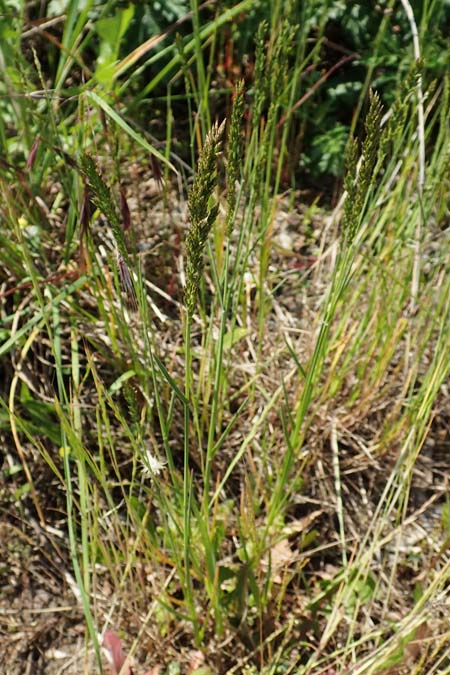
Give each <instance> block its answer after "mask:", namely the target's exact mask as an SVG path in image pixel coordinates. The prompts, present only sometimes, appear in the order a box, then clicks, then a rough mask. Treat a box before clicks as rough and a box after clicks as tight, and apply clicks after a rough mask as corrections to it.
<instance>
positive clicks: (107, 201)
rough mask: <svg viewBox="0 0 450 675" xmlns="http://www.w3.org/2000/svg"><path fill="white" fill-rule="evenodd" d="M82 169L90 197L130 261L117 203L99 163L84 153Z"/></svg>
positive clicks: (122, 253)
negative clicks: (99, 167) (99, 168)
mask: <svg viewBox="0 0 450 675" xmlns="http://www.w3.org/2000/svg"><path fill="white" fill-rule="evenodd" d="M81 169H82V172H83V174H84V175H85V178H86V179H87V183H88V187H89V191H90V198H91V200H92V201H93V203H94V204H95V206H96V207H97V208H98V209H99V211H101V213H103V215H104V216H105V218H106V219H107V221H108V222H109V224H110V226H111V229H112V232H113V235H114V239H115V242H116V245H117V249H118V251H119V253H120V254H121V255H122V257H123V258H124V260H125V261H128V252H127V249H126V246H125V237H124V234H123V230H122V227H121V224H120V218H119V215H118V213H117V209H116V205H115V204H114V200H113V198H112V195H111V191H110V189H109V187H108V186H107V185H106V183H105V181H104V180H103V178H102V177H101V175H100V173H99V172H98V169H97V165H96V164H95V162H94V160H93V159H92V157H91V156H90V155H87V154H86V153H84V154H83V155H82V156H81Z"/></svg>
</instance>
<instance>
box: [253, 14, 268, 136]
mask: <svg viewBox="0 0 450 675" xmlns="http://www.w3.org/2000/svg"><path fill="white" fill-rule="evenodd" d="M266 34H267V22H266V21H261V23H260V24H259V27H258V33H257V34H256V47H255V49H256V51H255V76H254V80H253V113H252V121H253V127H254V128H257V127H258V126H259V123H260V118H261V114H262V111H263V108H264V105H265V103H266V99H267V77H266V73H265V71H266Z"/></svg>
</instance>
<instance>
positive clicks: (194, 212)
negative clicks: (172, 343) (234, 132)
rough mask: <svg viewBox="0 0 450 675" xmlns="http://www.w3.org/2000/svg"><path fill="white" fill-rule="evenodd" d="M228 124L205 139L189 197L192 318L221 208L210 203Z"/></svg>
mask: <svg viewBox="0 0 450 675" xmlns="http://www.w3.org/2000/svg"><path fill="white" fill-rule="evenodd" d="M224 127H225V123H224V122H222V124H221V125H220V126H219V125H218V124H214V126H213V127H212V129H211V131H210V132H209V134H208V135H207V137H206V140H205V144H204V146H203V149H202V151H201V153H200V158H199V161H198V170H197V174H196V176H195V178H194V184H193V186H192V189H191V192H190V194H189V200H188V208H189V217H190V221H191V226H190V228H189V232H188V236H187V240H186V253H187V263H186V290H185V302H186V309H187V311H188V314H189V316H192V314H193V313H194V310H195V305H196V301H197V294H198V289H199V287H200V279H201V276H202V272H203V251H204V248H205V244H206V241H207V239H208V235H209V233H210V232H211V228H212V226H213V224H214V221H215V220H216V218H217V214H218V211H219V205H218V204H217V203H213V204H211V197H212V194H213V191H214V188H215V186H216V183H217V170H216V159H217V156H218V154H219V152H220V145H221V141H220V139H221V136H222V133H223V130H224Z"/></svg>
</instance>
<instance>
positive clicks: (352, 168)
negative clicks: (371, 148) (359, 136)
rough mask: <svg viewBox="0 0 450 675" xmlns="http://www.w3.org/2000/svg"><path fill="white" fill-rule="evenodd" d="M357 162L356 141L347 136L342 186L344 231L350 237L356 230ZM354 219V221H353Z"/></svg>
mask: <svg viewBox="0 0 450 675" xmlns="http://www.w3.org/2000/svg"><path fill="white" fill-rule="evenodd" d="M357 164H358V143H357V141H356V140H355V139H354V138H353V137H352V138H349V140H348V143H347V147H346V150H345V177H344V188H345V191H346V193H347V197H346V199H345V203H344V231H345V233H346V236H347V237H349V238H350V234H351V233H353V232H354V231H355V230H356V226H357V215H358V214H357V212H356V211H355V209H354V204H355V201H356V191H357V183H356V171H357ZM355 221H356V222H355Z"/></svg>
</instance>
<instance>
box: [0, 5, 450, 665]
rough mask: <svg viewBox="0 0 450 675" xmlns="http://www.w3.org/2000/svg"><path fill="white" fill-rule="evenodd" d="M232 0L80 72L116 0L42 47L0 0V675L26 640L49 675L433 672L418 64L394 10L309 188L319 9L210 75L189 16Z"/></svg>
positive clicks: (285, 22)
mask: <svg viewBox="0 0 450 675" xmlns="http://www.w3.org/2000/svg"><path fill="white" fill-rule="evenodd" d="M254 4H255V3H253V2H250V1H249V0H248V1H243V2H241V3H235V4H233V3H230V5H232V6H231V7H229V8H228V9H223V10H222V11H221V10H217V11H214V12H212V11H209V10H208V11H207V12H206V13H205V12H204V10H202V9H201V8H200V7H199V5H198V3H197V2H194V1H193V2H192V6H191V7H190V12H191V14H190V15H189V16H187V17H186V18H185V19H183V20H182V21H180V23H179V24H177V28H179V27H180V26H184V27H185V28H186V26H191V27H192V33H189V30H190V29H188V28H186V31H187V32H186V33H184V34H183V36H178V37H177V36H175V35H174V34H173V32H171V31H168V32H167V34H164V35H161V36H160V38H161V39H159V38H158V39H155V40H154V41H149V42H148V43H145V44H144V45H142V46H141V47H140V48H139V49H138V51H136V50H131V51H130V52H129V53H125V54H124V52H123V50H124V49H125V47H126V42H124V43H123V45H122V51H121V52H120V54H121V55H122V54H124V55H123V56H121V59H120V60H118V59H119V51H118V47H117V45H116V46H115V47H116V51H115V52H114V54H113V55H112V56H111V59H112V60H111V63H110V64H108V63H106V64H105V63H103V64H102V68H103V70H100V67H99V64H98V63H96V61H95V59H94V58H93V57H92V55H91V56H89V54H90V52H89V49H91V50H94V51H95V49H99V48H100V47H99V46H98V44H97V43H96V42H95V40H94V38H95V37H96V35H97V38H96V39H97V40H98V39H99V38H98V35H100V33H96V28H95V26H96V22H97V21H101V20H102V19H105V18H110V17H113V18H114V17H115V18H114V20H115V21H117V22H126V21H129V20H131V19H130V16H131V14H130V16H129V14H126V13H123V12H125V10H123V8H121V7H119V6H118V5H116V4H115V3H111V2H110V3H108V4H107V5H105V7H100V8H99V9H98V10H96V11H97V14H94V15H93V16H94V19H89V18H88V17H89V11H90V9H92V8H93V7H94V5H92V3H91V4H89V3H88V5H86V8H85V9H83V10H82V11H81V12H79V11H78V5H77V3H76V2H71V3H69V5H68V7H67V10H66V17H65V20H64V22H63V25H62V27H61V32H60V33H59V36H58V38H57V41H56V42H55V41H53V42H54V44H55V45H56V47H55V48H54V50H53V51H51V50H50V51H48V53H47V49H48V47H47V45H46V44H45V43H44V46H43V45H42V44H41V43H39V42H38V41H37V42H33V41H31V42H30V44H29V45H28V46H27V47H25V46H24V45H23V44H22V43H21V33H22V32H23V30H24V27H25V26H28V23H27V20H26V15H25V17H24V15H23V12H24V11H25V7H23V8H22V9H21V12H19V13H18V14H17V15H16V16H15V17H13V18H11V23H10V26H9V30H8V32H7V34H5V35H6V39H5V41H4V43H3V44H2V46H1V48H0V49H1V52H0V53H1V63H2V65H3V66H4V68H3V78H2V81H1V82H0V87H1V92H0V93H1V96H2V98H1V105H2V110H3V111H4V115H3V119H2V120H1V121H0V144H1V155H0V181H1V194H2V200H1V204H0V217H1V230H0V238H1V239H0V240H1V248H0V258H1V262H2V271H1V272H0V303H1V304H0V311H1V318H2V323H1V329H0V335H1V338H2V342H1V345H0V355H1V357H2V366H1V369H2V376H3V377H2V383H1V385H0V392H1V399H0V400H1V407H0V434H1V438H2V444H3V447H4V448H5V450H4V459H3V466H2V469H1V470H2V474H3V479H4V486H3V487H2V492H1V493H0V494H1V500H2V511H1V514H2V515H1V518H2V521H1V522H2V530H3V532H4V535H5V536H4V538H3V539H4V541H5V542H6V543H5V545H4V546H3V545H2V546H3V548H4V550H3V556H4V560H5V565H7V567H8V569H6V568H5V569H3V570H2V572H1V575H2V580H3V582H4V583H3V590H2V591H1V594H2V603H3V604H5V605H6V604H7V603H8V604H10V605H11V616H12V619H11V620H9V619H8V621H5V622H3V619H2V628H1V632H0V639H1V641H2V649H3V652H4V654H5V657H4V658H5V664H7V666H8V668H9V670H8V672H10V673H14V672H16V670H17V672H23V667H24V664H25V663H28V662H29V663H35V667H39V668H41V670H42V672H57V668H60V666H59V665H57V663H58V661H57V656H56V655H55V654H56V650H58V652H59V653H60V654H62V659H63V664H62V665H63V668H65V669H66V671H67V672H77V673H81V672H83V673H94V672H108V669H111V672H113V673H116V675H117V673H118V672H119V670H120V671H121V673H122V675H124V674H125V673H128V675H130V670H129V664H130V661H128V662H125V653H127V654H128V655H129V656H128V658H129V659H134V664H135V665H134V666H133V673H139V672H141V673H143V672H144V671H145V670H146V669H147V670H148V669H149V668H150V667H157V666H160V667H161V672H164V673H175V672H180V671H181V672H186V673H196V674H197V675H207V674H208V673H230V674H231V673H248V674H250V673H261V674H264V675H275V673H277V674H278V673H282V674H286V675H287V674H288V673H296V674H299V675H319V674H320V673H327V674H328V675H332V674H333V673H352V674H356V673H357V674H358V675H362V674H363V673H364V674H369V673H373V674H375V673H387V674H389V675H396V674H398V675H400V673H402V672H408V673H416V674H417V675H418V674H419V673H420V674H424V673H427V674H428V673H429V674H430V675H431V673H440V674H441V675H443V674H444V673H450V654H449V651H448V646H447V642H448V625H447V621H446V607H447V604H448V582H449V573H450V563H449V559H448V542H449V513H450V511H449V499H448V486H447V474H448V469H449V463H448V439H447V432H448V424H449V415H448V407H447V403H446V401H447V398H448V391H447V387H448V384H447V383H448V376H449V370H450V343H449V340H448V335H449V329H450V307H449V304H450V276H449V266H450V259H449V248H448V246H447V245H446V244H448V206H447V203H446V196H447V195H448V187H449V186H448V140H449V139H448V125H447V124H446V120H447V119H448V115H449V109H448V108H449V100H448V91H449V87H448V78H447V79H445V81H443V82H434V81H432V80H431V78H430V77H429V72H428V70H427V43H426V39H425V29H426V28H427V25H426V23H419V22H418V23H419V28H418V35H417V39H416V40H415V49H416V52H417V44H419V46H420V45H421V46H422V50H423V53H422V58H423V63H422V64H417V63H416V62H415V56H417V53H416V54H414V53H413V51H412V50H411V54H410V72H409V76H408V77H407V78H405V79H404V80H403V81H402V82H400V83H399V85H398V88H397V90H396V92H395V101H394V102H393V104H392V105H390V106H389V107H388V108H387V107H386V106H384V107H383V105H382V103H381V101H380V98H379V96H378V95H377V94H376V93H374V92H370V93H368V92H369V85H370V74H372V72H373V71H372V66H370V67H369V69H368V75H367V77H368V79H367V81H366V80H365V83H364V87H363V89H362V92H363V93H362V95H361V96H362V98H361V99H360V101H359V102H358V103H357V105H356V107H355V114H354V116H353V121H352V128H353V130H356V128H357V126H358V124H357V121H358V116H359V115H360V113H361V111H363V110H364V111H365V114H364V121H363V127H364V128H362V129H361V134H360V138H349V140H348V144H347V152H346V174H345V178H344V180H343V186H342V189H341V195H342V196H341V198H340V199H338V200H336V203H335V205H334V208H333V210H331V209H330V208H328V209H326V208H324V207H322V206H320V207H319V206H317V200H316V202H312V203H311V202H309V203H308V202H306V200H303V195H304V193H302V192H299V190H298V187H297V185H296V176H297V174H296V172H295V171H291V172H290V174H289V176H288V178H287V179H286V172H288V173H289V167H291V164H290V159H291V148H292V145H293V138H294V137H295V134H296V133H297V131H298V129H297V127H296V125H297V124H298V121H299V120H300V126H301V125H302V124H303V121H302V120H303V118H301V117H300V118H298V117H297V116H296V115H297V111H298V110H300V111H301V114H302V115H305V117H307V116H308V114H310V113H309V110H313V109H312V108H311V109H309V108H308V106H309V105H310V103H311V104H312V101H313V99H314V95H315V92H316V90H317V89H320V86H322V84H320V86H319V84H317V86H316V88H315V89H314V92H313V93H312V94H311V95H310V96H309V98H306V99H305V102H304V103H303V104H302V105H300V106H296V101H299V100H300V99H301V96H303V95H304V94H305V92H304V91H302V90H301V91H300V92H299V83H301V82H302V77H303V75H304V73H305V72H306V71H308V69H309V68H311V67H312V68H316V67H317V65H318V64H320V59H321V47H322V40H323V38H324V35H325V33H324V31H325V26H326V18H327V7H326V6H325V4H324V3H323V6H322V5H321V7H320V8H319V9H314V10H313V9H311V8H310V9H307V8H306V7H303V9H301V12H300V17H301V18H302V20H303V21H302V23H301V27H300V29H298V28H297V27H296V25H295V24H296V20H297V19H298V18H299V14H298V12H297V10H296V9H295V8H291V9H289V7H288V6H287V5H288V4H289V3H282V2H277V1H276V0H274V1H273V2H272V3H271V4H270V9H271V14H270V18H271V26H270V30H269V26H268V24H267V23H265V22H261V23H260V25H259V29H258V30H257V31H256V29H255V39H254V41H255V56H254V64H253V75H252V76H251V79H250V80H249V79H248V78H247V81H246V82H245V83H244V84H242V83H241V82H240V80H239V79H238V78H235V84H234V85H233V86H227V91H226V95H224V94H223V93H222V94H219V93H218V92H217V91H216V90H215V89H214V86H215V85H214V82H215V81H216V80H215V78H217V71H216V65H215V61H214V58H215V55H216V54H217V51H216V49H215V45H217V44H218V43H219V40H220V39H221V34H220V31H221V30H222V29H223V27H224V26H229V25H230V22H232V21H238V20H239V17H240V16H241V15H242V13H243V12H245V11H250V10H251V9H252V8H253V6H254ZM402 4H403V5H408V7H409V4H408V3H402ZM428 5H429V6H428ZM428 5H427V11H428V12H431V10H432V9H433V3H428ZM319 10H320V11H319ZM314 11H316V12H317V16H315V15H314V16H313V12H314ZM202 12H203V13H202ZM430 16H431V14H430ZM127 17H128V18H127ZM314 17H315V19H316V20H315V23H314V26H315V27H316V28H317V31H318V32H317V33H316V34H315V35H314V41H313V44H312V46H311V40H312V38H311V33H310V30H309V29H308V28H307V26H309V25H310V23H308V22H313V19H314ZM409 18H410V17H409ZM124 25H125V24H124V23H120V26H119V23H118V26H117V30H118V31H119V33H118V34H119V35H121V36H122V38H121V39H124V38H123V36H124V35H126V27H125V28H124ZM119 29H120V30H119ZM2 30H5V29H4V28H2ZM386 30H387V19H386V16H385V17H384V18H383V21H382V23H381V27H380V31H381V32H380V34H379V39H378V40H377V42H376V45H375V48H376V50H377V51H378V50H379V49H380V45H381V44H382V40H383V35H384V32H383V31H386ZM120 31H122V32H120ZM42 35H44V37H46V34H43V33H42V34H40V36H41V38H42ZM47 37H48V35H47ZM105 39H106V38H105ZM163 40H165V42H164V43H163ZM156 47H158V49H157V50H156V51H155V52H154V53H153V52H151V50H152V49H156ZM111 49H112V46H111ZM102 53H103V54H107V53H109V52H108V50H107V49H106V47H105V48H104V51H103V52H102ZM52 59H53V61H52ZM159 61H161V62H162V64H163V65H162V66H161V68H160V70H159V72H158V73H155V74H151V75H150V79H149V80H148V81H147V83H146V84H145V85H142V87H141V88H140V90H139V91H136V82H140V80H139V78H141V77H142V76H143V73H144V72H150V73H154V71H151V70H148V69H149V68H151V67H152V66H153V64H155V63H158V62H159ZM138 64H139V65H138ZM145 69H147V70H145ZM419 77H420V81H419V79H418V78H419ZM161 82H164V87H166V89H165V91H167V96H165V100H164V106H165V108H164V106H161V108H160V109H159V110H158V108H157V105H158V103H157V101H158V100H159V99H157V98H156V97H155V100H154V106H155V108H154V111H157V113H158V115H157V119H156V120H154V124H149V123H148V120H147V122H145V121H142V118H139V115H138V111H139V108H140V106H142V105H143V104H144V103H145V101H146V100H147V99H148V97H149V96H150V95H151V94H152V93H153V92H155V91H156V90H157V87H160V90H161ZM317 82H318V83H319V82H320V83H322V80H318V81H317ZM323 82H325V80H323ZM418 82H419V84H420V87H418ZM183 88H184V89H183ZM37 90H39V93H38V94H37V93H36V91H37ZM163 91H164V90H163ZM180 91H181V92H183V91H184V93H183V94H182V95H180V93H179V92H180ZM133 92H134V93H133ZM174 92H178V93H177V94H174ZM214 96H217V97H218V100H219V104H217V103H215V99H214ZM422 96H423V112H421V106H420V105H419V104H420V103H421V100H422ZM177 97H178V99H177ZM418 97H419V100H418ZM180 99H181V100H182V102H183V103H184V104H185V106H186V107H185V109H184V110H186V111H188V115H189V118H188V119H187V120H183V122H182V121H180V120H179V119H177V115H180V112H179V111H180V110H181V108H180V107H179V105H178V107H177V104H176V103H175V101H176V100H180ZM151 102H152V101H151ZM147 110H148V109H147ZM225 113H226V114H225ZM183 114H184V113H183ZM216 118H217V122H218V123H219V124H221V123H222V121H223V120H225V122H224V123H223V124H222V125H221V126H219V124H217V123H216V121H215V120H216ZM225 118H226V119H225ZM152 121H153V120H152ZM183 133H184V134H185V136H184V137H183V139H182V142H180V140H179V136H180V134H181V135H183ZM422 141H423V143H424V145H425V155H424V153H423V145H422ZM150 158H151V160H150ZM190 158H192V159H190ZM189 162H191V163H189ZM162 177H164V181H163V182H162V181H161V178H162ZM30 551H31V552H32V553H31V554H30ZM21 567H24V568H25V570H26V571H25V572H24V574H25V577H23V578H25V580H27V581H26V583H25V582H23V586H22V582H20V579H21V578H22V577H21V576H20V574H19V572H18V570H19V569H20V568H21ZM34 587H37V588H39V594H38V595H37V598H36V597H35V596H34V595H33V593H31V595H30V591H29V589H30V588H34ZM27 589H28V590H27ZM30 609H32V610H34V611H36V613H37V615H38V616H40V615H39V612H42V613H43V614H42V615H43V616H44V617H46V616H47V615H48V616H51V617H55V620H53V619H52V620H51V621H50V620H49V621H47V620H46V619H44V621H41V622H39V620H36V619H35V618H33V616H34V615H33V614H31V615H29V614H27V612H29V610H30ZM15 612H18V613H19V612H21V614H20V615H19V614H17V615H16V614H15ZM23 612H25V614H24V613H23ZM6 615H7V616H9V614H6ZM18 616H24V617H31V618H29V627H28V628H27V627H26V625H25V624H26V618H25V619H21V620H20V621H19V620H18V618H17V617H18ZM64 617H65V618H64ZM61 621H62V627H61ZM74 626H75V627H76V630H74ZM27 631H28V632H27ZM33 631H34V632H33ZM30 635H32V636H33V637H32V638H30ZM119 635H120V640H121V642H122V643H123V644H124V645H125V646H124V647H123V650H124V651H123V654H122V656H120V657H119V656H118V654H119V652H120V651H121V650H122V646H121V643H120V641H119V638H118V636H119ZM33 641H34V644H35V645H38V646H37V647H35V648H33V646H32V645H33ZM102 644H103V645H104V647H103V649H102ZM105 646H106V647H107V649H106V651H108V650H109V653H110V655H111V653H114V654H115V655H116V659H115V665H112V666H108V665H106V661H105ZM33 649H34V651H33ZM36 664H38V665H36ZM43 664H44V665H43ZM30 667H31V666H30ZM14 668H15V669H16V670H14ZM52 668H53V670H52ZM150 672H156V671H150ZM158 672H159V671H158Z"/></svg>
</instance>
